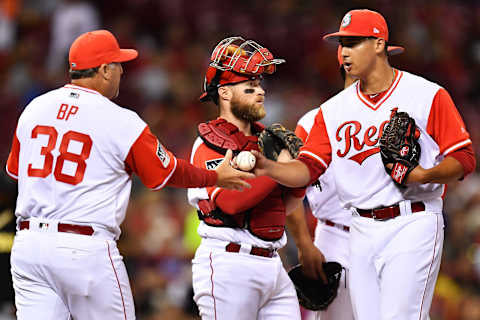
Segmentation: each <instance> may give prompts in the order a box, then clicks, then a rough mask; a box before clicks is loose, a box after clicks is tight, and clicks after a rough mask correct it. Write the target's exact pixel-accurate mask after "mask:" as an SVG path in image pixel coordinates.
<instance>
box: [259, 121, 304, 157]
mask: <svg viewBox="0 0 480 320" xmlns="http://www.w3.org/2000/svg"><path fill="white" fill-rule="evenodd" d="M258 146H259V148H260V151H261V152H262V153H263V154H264V155H265V157H267V158H268V159H270V160H274V161H277V159H278V155H279V154H280V152H281V151H282V149H287V150H288V152H289V153H290V155H291V156H292V158H296V157H297V156H298V150H300V148H301V147H302V146H303V142H302V139H300V138H299V137H297V136H296V135H295V133H293V132H292V131H290V130H288V129H286V128H285V127H284V126H282V125H281V124H279V123H274V124H272V125H271V126H268V127H266V128H265V129H264V130H263V131H262V132H261V133H260V136H259V137H258Z"/></svg>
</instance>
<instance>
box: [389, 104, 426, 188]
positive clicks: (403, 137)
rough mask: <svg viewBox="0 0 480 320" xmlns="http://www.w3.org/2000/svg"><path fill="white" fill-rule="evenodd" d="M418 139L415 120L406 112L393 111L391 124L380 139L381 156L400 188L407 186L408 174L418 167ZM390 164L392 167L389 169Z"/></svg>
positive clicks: (418, 134)
mask: <svg viewBox="0 0 480 320" xmlns="http://www.w3.org/2000/svg"><path fill="white" fill-rule="evenodd" d="M418 138H420V131H419V130H418V129H417V127H416V125H415V120H414V119H413V118H411V117H410V116H409V115H408V113H406V112H397V108H395V109H392V114H391V116H390V122H389V123H387V125H386V126H385V129H384V131H383V134H382V137H381V138H380V155H381V157H382V161H383V165H384V166H385V170H386V171H387V173H388V174H389V175H390V177H392V179H393V181H394V182H395V183H396V184H397V185H399V186H404V185H405V181H406V180H407V176H408V174H409V173H410V172H411V171H412V170H413V169H415V167H416V166H418V161H419V159H420V153H421V148H420V144H419V143H418ZM388 164H392V167H391V168H388V167H387V165H388Z"/></svg>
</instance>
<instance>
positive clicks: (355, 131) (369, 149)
mask: <svg viewBox="0 0 480 320" xmlns="http://www.w3.org/2000/svg"><path fill="white" fill-rule="evenodd" d="M387 123H388V120H386V121H384V122H382V123H381V124H380V126H379V127H378V128H377V127H375V126H370V127H368V128H367V129H366V130H362V124H361V123H360V122H358V121H355V120H353V121H347V122H344V123H343V124H341V125H340V126H339V127H338V129H337V134H336V138H337V141H338V142H339V145H340V146H342V145H343V149H342V148H340V149H338V150H337V155H338V156H339V157H340V158H344V157H346V156H347V155H348V154H349V152H350V150H353V152H355V154H353V155H351V156H350V157H349V158H348V159H350V160H353V161H355V162H357V163H358V164H359V165H361V164H362V163H363V161H365V159H367V158H368V157H370V156H372V155H374V154H375V153H378V152H380V148H379V147H378V146H377V145H378V141H379V140H380V137H381V136H382V133H383V130H384V128H385V125H386V124H387Z"/></svg>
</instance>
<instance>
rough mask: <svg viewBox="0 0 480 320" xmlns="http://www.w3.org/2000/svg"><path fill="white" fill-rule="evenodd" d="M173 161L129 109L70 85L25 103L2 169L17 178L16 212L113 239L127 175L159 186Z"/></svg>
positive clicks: (128, 182) (127, 187)
mask: <svg viewBox="0 0 480 320" xmlns="http://www.w3.org/2000/svg"><path fill="white" fill-rule="evenodd" d="M176 163H177V160H176V158H175V157H174V155H173V154H172V153H171V152H169V151H168V150H166V149H165V148H164V147H163V146H162V145H161V144H160V143H159V142H158V140H157V139H156V138H155V136H153V135H152V133H151V132H150V129H149V128H148V126H147V125H146V124H145V122H144V121H143V120H142V119H140V117H139V116H138V115H137V114H136V113H135V112H133V111H130V110H128V109H124V108H121V107H119V106H118V105H116V104H115V103H113V102H112V101H110V100H109V99H107V98H106V97H104V96H102V95H101V94H100V93H98V92H96V91H94V90H90V89H86V88H83V87H79V86H75V85H71V84H68V85H65V86H64V87H62V88H59V89H56V90H53V91H50V92H48V93H46V94H44V95H41V96H39V97H37V98H36V99H34V100H33V101H32V102H31V103H30V104H29V105H28V106H27V107H26V108H25V110H24V111H23V113H22V115H21V116H20V119H19V121H18V126H17V129H16V132H15V136H14V140H13V144H12V150H11V153H10V156H9V159H8V163H7V172H8V174H9V175H10V176H12V177H13V178H15V179H18V199H17V207H16V211H15V214H16V216H17V217H18V218H19V219H29V218H30V217H36V218H45V219H53V220H58V221H61V222H63V223H74V224H88V225H90V226H92V227H94V229H101V230H104V231H106V232H108V233H110V234H111V235H112V237H111V238H116V239H118V237H119V235H120V227H119V225H120V224H121V223H122V221H123V219H124V217H125V211H126V208H127V204H128V199H129V196H130V189H131V184H132V180H131V174H132V173H136V174H138V175H139V177H140V178H141V180H142V182H143V183H144V184H145V185H146V186H147V187H150V188H152V189H160V188H162V187H163V186H164V185H165V184H166V183H167V181H168V179H169V178H170V176H171V175H172V174H173V172H174V170H175V168H176Z"/></svg>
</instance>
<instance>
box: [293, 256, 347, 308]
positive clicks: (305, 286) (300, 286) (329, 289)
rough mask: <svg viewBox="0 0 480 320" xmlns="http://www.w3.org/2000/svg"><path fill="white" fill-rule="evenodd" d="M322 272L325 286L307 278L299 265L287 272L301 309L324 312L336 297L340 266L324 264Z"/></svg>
mask: <svg viewBox="0 0 480 320" xmlns="http://www.w3.org/2000/svg"><path fill="white" fill-rule="evenodd" d="M323 271H324V272H325V275H326V276H327V280H328V283H327V284H325V283H323V281H322V280H321V279H318V280H316V279H312V278H309V277H307V276H306V275H305V274H304V273H303V270H302V265H301V264H299V265H297V266H295V267H293V268H292V269H291V270H290V271H289V272H288V275H289V276H290V279H292V282H293V284H294V285H295V289H296V290H297V297H298V302H299V303H300V305H301V306H302V307H304V308H306V309H309V310H314V311H318V310H325V309H327V307H328V306H329V305H330V303H331V302H332V301H333V299H335V297H336V296H337V290H338V285H339V283H340V277H341V276H342V265H341V264H340V263H338V262H325V263H324V264H323Z"/></svg>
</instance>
